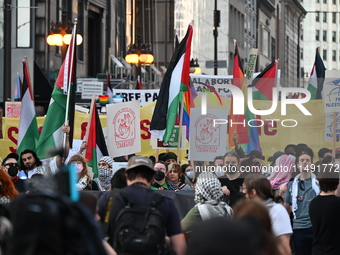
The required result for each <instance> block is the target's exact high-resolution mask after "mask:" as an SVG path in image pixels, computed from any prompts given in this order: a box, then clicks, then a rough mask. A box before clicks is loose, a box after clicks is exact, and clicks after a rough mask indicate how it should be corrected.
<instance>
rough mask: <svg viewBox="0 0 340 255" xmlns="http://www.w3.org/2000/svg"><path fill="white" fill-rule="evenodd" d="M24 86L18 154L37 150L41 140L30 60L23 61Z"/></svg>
mask: <svg viewBox="0 0 340 255" xmlns="http://www.w3.org/2000/svg"><path fill="white" fill-rule="evenodd" d="M22 63H23V77H24V81H23V86H22V95H23V96H22V99H21V111H20V123H19V135H18V144H17V145H18V146H17V154H18V155H20V153H21V152H22V151H24V150H26V149H31V150H33V151H35V150H36V144H37V141H38V139H39V132H38V125H37V119H36V117H35V108H34V98H33V89H32V85H31V79H30V74H29V68H28V60H27V58H25V59H24V60H23V61H22Z"/></svg>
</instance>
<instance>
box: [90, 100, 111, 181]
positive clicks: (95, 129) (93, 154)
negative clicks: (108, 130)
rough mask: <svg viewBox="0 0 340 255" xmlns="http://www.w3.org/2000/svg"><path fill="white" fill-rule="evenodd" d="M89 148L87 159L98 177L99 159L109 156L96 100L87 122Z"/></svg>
mask: <svg viewBox="0 0 340 255" xmlns="http://www.w3.org/2000/svg"><path fill="white" fill-rule="evenodd" d="M87 133H88V136H87V149H86V152H85V159H86V162H87V164H88V165H89V166H91V167H92V172H93V173H94V178H96V177H98V161H99V159H100V158H101V157H103V156H108V155H109V153H108V151H107V147H106V143H105V138H104V134H103V129H102V125H101V123H100V119H99V116H98V111H97V106H96V101H95V100H93V102H92V105H91V110H90V119H89V122H88V123H87Z"/></svg>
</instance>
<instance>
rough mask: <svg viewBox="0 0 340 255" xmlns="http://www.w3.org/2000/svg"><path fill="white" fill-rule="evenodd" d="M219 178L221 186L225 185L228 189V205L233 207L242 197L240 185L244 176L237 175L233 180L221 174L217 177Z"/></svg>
mask: <svg viewBox="0 0 340 255" xmlns="http://www.w3.org/2000/svg"><path fill="white" fill-rule="evenodd" d="M218 179H219V180H220V183H221V186H226V187H227V188H228V190H229V191H230V200H229V205H230V206H231V207H233V206H234V205H235V204H236V202H237V201H238V200H240V199H241V198H242V197H243V194H242V185H243V181H244V178H243V176H241V175H240V176H239V177H238V178H237V179H235V180H229V179H228V177H226V176H223V177H220V178H218Z"/></svg>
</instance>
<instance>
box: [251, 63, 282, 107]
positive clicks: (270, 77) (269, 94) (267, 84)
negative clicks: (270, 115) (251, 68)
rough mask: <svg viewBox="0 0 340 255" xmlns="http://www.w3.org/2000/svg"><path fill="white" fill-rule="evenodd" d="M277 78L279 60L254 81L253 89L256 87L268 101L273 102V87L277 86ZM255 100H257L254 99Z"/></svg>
mask: <svg viewBox="0 0 340 255" xmlns="http://www.w3.org/2000/svg"><path fill="white" fill-rule="evenodd" d="M276 78H277V60H275V61H274V62H273V63H271V64H270V65H269V66H267V67H266V68H265V69H264V70H263V71H262V72H261V73H260V74H259V75H258V76H256V78H255V79H254V80H253V82H252V84H251V87H255V88H256V89H257V90H258V91H260V92H261V93H262V94H263V95H265V97H266V98H268V100H271V101H272V100H273V87H275V86H276ZM253 99H255V98H253Z"/></svg>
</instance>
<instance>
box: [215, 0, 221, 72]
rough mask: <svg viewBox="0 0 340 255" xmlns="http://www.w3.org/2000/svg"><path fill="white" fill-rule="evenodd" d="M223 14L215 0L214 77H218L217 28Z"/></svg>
mask: <svg viewBox="0 0 340 255" xmlns="http://www.w3.org/2000/svg"><path fill="white" fill-rule="evenodd" d="M220 20H221V12H220V11H219V10H217V0H215V9H214V33H213V34H214V75H217V68H218V61H217V37H218V31H217V27H219V26H220Z"/></svg>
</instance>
